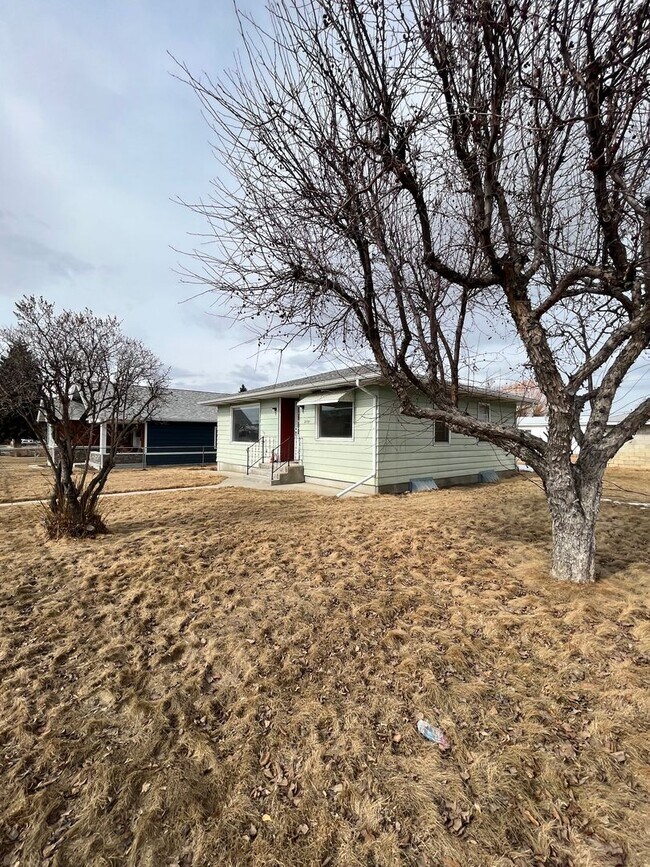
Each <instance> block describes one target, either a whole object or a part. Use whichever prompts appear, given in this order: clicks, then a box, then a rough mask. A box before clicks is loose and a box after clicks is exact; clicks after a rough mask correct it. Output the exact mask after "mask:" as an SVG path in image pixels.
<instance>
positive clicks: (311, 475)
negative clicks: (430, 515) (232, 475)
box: [206, 366, 521, 493]
mask: <svg viewBox="0 0 650 867" xmlns="http://www.w3.org/2000/svg"><path fill="white" fill-rule="evenodd" d="M520 400H521V398H518V397H517V396H515V395H510V394H504V393H501V392H497V391H493V390H489V389H483V388H475V387H472V386H469V385H468V386H467V387H466V388H464V389H463V391H462V396H461V401H460V407H461V409H463V410H464V411H466V412H468V413H469V414H470V415H475V416H477V417H478V418H484V419H492V420H494V421H498V422H500V423H502V424H508V425H514V424H515V413H516V409H517V405H518V403H519V402H520ZM206 404H207V406H210V407H214V408H216V409H217V410H218V434H217V463H218V467H219V469H222V470H231V471H234V472H242V473H256V474H262V475H264V476H267V477H268V478H270V480H271V481H272V483H282V482H296V481H308V482H316V483H319V484H323V485H332V486H335V487H339V488H342V489H345V488H348V487H349V488H352V487H356V488H358V489H359V490H360V491H364V492H368V493H376V492H384V491H386V492H389V491H390V492H399V491H405V490H408V489H409V486H410V484H411V481H412V480H414V479H415V480H417V479H422V478H432V479H434V480H435V482H436V483H437V484H438V485H448V484H458V483H471V482H477V481H479V477H480V474H481V473H484V472H486V471H493V472H496V473H498V474H503V473H511V472H513V471H514V470H515V461H514V458H513V457H512V456H510V455H508V454H507V453H506V452H504V451H502V450H501V449H498V448H496V447H495V446H493V445H491V444H490V443H487V442H481V441H479V440H477V439H476V438H475V437H467V436H462V435H460V434H457V433H453V432H452V431H450V430H449V428H448V427H447V425H445V424H444V423H442V422H435V423H433V422H431V421H426V420H422V419H413V418H407V417H406V416H403V415H401V414H400V412H399V406H398V403H397V400H396V397H395V394H394V392H393V391H392V390H391V389H390V388H389V387H388V385H387V384H386V382H385V381H384V380H383V379H382V377H381V375H380V374H379V372H378V370H377V368H375V367H373V366H361V367H356V368H347V369H344V370H335V371H332V372H331V373H319V374H315V375H314V376H308V377H304V378H302V379H294V380H291V381H289V382H282V383H279V384H277V385H269V386H265V387H263V388H256V389H251V390H249V391H246V392H244V393H240V394H232V395H226V396H220V397H216V398H213V399H210V400H208V401H206Z"/></svg>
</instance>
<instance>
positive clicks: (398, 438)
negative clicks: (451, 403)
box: [378, 388, 516, 487]
mask: <svg viewBox="0 0 650 867" xmlns="http://www.w3.org/2000/svg"><path fill="white" fill-rule="evenodd" d="M481 402H486V403H489V404H490V416H491V420H492V421H495V422H499V423H502V424H514V419H515V406H516V404H515V402H514V401H508V402H506V401H497V400H488V399H484V400H482V401H481ZM461 409H463V410H465V411H466V412H469V413H470V414H471V415H474V416H476V412H477V401H476V400H474V399H472V400H465V401H461ZM378 454H379V461H378V483H379V486H380V487H383V486H385V485H403V484H405V483H406V482H408V481H409V479H416V478H423V477H432V478H433V479H445V478H453V477H457V476H471V475H476V474H477V473H479V472H481V471H482V470H495V471H497V472H500V471H502V470H512V469H514V468H515V460H514V458H513V456H512V455H509V454H507V453H506V452H504V451H502V450H501V449H498V448H496V446H493V445H491V444H490V443H485V442H478V441H477V440H476V439H475V438H474V437H466V436H462V435H461V434H456V433H454V432H453V431H451V432H450V434H449V442H448V443H439V442H438V443H434V441H433V423H432V422H429V421H425V420H423V419H413V418H406V417H405V416H402V415H400V414H399V411H398V407H397V402H396V400H395V398H394V397H393V395H392V393H391V392H390V391H389V390H388V389H384V388H382V389H380V399H379V426H378Z"/></svg>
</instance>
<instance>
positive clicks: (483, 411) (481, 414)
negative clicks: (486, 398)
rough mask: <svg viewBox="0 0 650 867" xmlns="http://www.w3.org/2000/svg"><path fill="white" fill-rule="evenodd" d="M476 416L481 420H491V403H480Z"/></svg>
mask: <svg viewBox="0 0 650 867" xmlns="http://www.w3.org/2000/svg"><path fill="white" fill-rule="evenodd" d="M476 417H477V418H478V420H479V421H490V404H489V403H479V405H478V411H477V413H476Z"/></svg>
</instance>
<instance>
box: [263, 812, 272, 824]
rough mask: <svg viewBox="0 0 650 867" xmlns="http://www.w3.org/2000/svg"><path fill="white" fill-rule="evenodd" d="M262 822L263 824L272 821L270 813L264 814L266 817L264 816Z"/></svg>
mask: <svg viewBox="0 0 650 867" xmlns="http://www.w3.org/2000/svg"><path fill="white" fill-rule="evenodd" d="M262 821H263V822H270V821H271V817H270V816H269V814H268V813H264V815H263V816H262Z"/></svg>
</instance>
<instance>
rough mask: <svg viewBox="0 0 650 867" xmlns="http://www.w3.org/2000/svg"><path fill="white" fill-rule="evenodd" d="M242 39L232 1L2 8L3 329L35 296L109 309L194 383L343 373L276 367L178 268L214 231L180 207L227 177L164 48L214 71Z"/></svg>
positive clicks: (176, 373) (28, 3)
mask: <svg viewBox="0 0 650 867" xmlns="http://www.w3.org/2000/svg"><path fill="white" fill-rule="evenodd" d="M246 8H248V9H250V10H252V11H255V12H257V13H258V14H260V13H261V14H263V13H264V10H263V3H262V2H261V0H249V2H248V4H247V6H246ZM237 43H238V33H237V28H236V22H235V17H234V14H233V8H232V3H231V2H230V0H184V2H183V3H179V2H177V0H176V2H172V0H105V2H87V0H67V2H64V0H40V2H37V0H0V81H1V82H2V86H1V88H0V324H1V325H7V324H9V323H10V322H11V321H12V318H13V316H12V308H13V303H14V301H15V300H16V299H17V298H19V297H20V296H21V295H23V294H24V293H33V294H42V295H44V296H45V297H47V298H48V299H50V300H53V301H55V302H57V304H59V305H64V306H67V307H70V308H81V307H84V306H88V307H90V308H92V309H93V311H95V312H97V313H113V314H115V315H117V316H119V317H120V319H122V320H123V323H124V330H125V331H126V332H127V333H129V334H130V335H132V336H134V337H139V338H141V339H142V340H144V341H145V342H146V343H147V345H149V346H150V347H151V348H152V349H153V350H154V351H155V352H156V353H157V354H158V355H159V357H160V358H161V359H162V360H163V361H164V362H165V363H166V364H167V365H169V366H170V367H171V369H172V376H173V379H174V384H175V385H178V386H182V385H185V386H187V387H190V388H192V387H194V388H206V389H215V390H233V389H236V388H238V387H239V385H240V383H241V382H245V383H246V384H247V385H248V386H249V387H250V386H251V385H255V384H262V383H264V382H266V381H268V380H271V381H273V380H275V379H276V377H277V375H278V373H279V374H280V377H281V378H286V379H289V378H292V377H294V376H300V375H301V374H302V372H303V371H305V372H309V370H310V369H313V370H314V371H315V370H317V369H319V368H320V367H328V366H330V367H331V366H332V365H327V364H326V363H325V364H324V363H323V362H320V361H319V360H318V359H316V358H315V356H313V355H311V354H306V355H305V354H297V353H296V352H292V353H291V354H290V355H289V356H288V357H286V358H285V359H284V360H283V361H282V365H281V368H280V369H279V370H278V365H279V359H278V357H277V356H276V355H271V354H267V355H265V356H262V357H257V356H256V354H255V352H256V347H255V344H251V343H249V342H248V341H249V336H248V335H247V334H246V333H245V332H242V331H241V330H239V329H237V328H233V326H232V325H231V323H230V322H228V321H227V320H225V319H223V318H221V317H218V316H216V315H215V309H214V308H213V307H212V305H213V303H214V296H210V297H205V298H201V299H197V300H195V301H187V299H188V298H189V297H190V296H191V295H192V294H193V293H194V292H195V291H196V290H195V288H194V287H191V286H187V285H183V284H182V283H181V282H180V278H179V276H178V274H177V273H175V270H174V269H176V268H177V265H178V262H179V255H178V254H177V253H175V252H174V250H173V249H172V248H177V249H181V250H189V249H191V248H192V246H193V244H194V241H193V239H192V238H190V237H189V235H188V233H191V232H196V231H200V230H202V228H203V224H202V222H201V220H200V219H199V218H198V217H197V216H196V215H194V214H192V213H191V212H190V211H189V210H188V209H187V208H184V207H182V206H180V205H178V204H176V203H175V202H174V199H175V198H176V197H178V198H180V199H183V200H186V201H196V200H197V199H198V198H200V197H201V196H205V195H206V194H207V193H208V191H209V183H210V179H211V178H212V177H213V176H214V173H215V171H216V168H217V166H216V162H215V160H214V158H213V156H212V153H211V150H210V146H209V138H210V130H209V129H208V127H207V125H206V123H205V121H204V120H203V118H202V117H201V113H200V109H199V105H198V101H197V99H196V97H195V96H194V94H193V92H192V91H191V89H190V88H189V87H188V86H187V85H184V84H182V83H181V82H179V81H178V80H177V79H175V78H173V77H172V74H171V73H172V72H173V70H174V64H173V61H172V60H171V59H170V57H169V56H168V54H167V52H171V53H172V54H173V55H174V56H176V57H177V58H178V59H179V60H183V61H185V62H186V63H187V64H188V66H189V67H190V68H191V69H192V71H193V72H201V71H203V70H205V71H208V72H209V73H210V74H211V75H212V76H218V75H219V74H220V72H221V71H222V70H223V69H224V68H225V67H227V66H229V65H230V64H231V61H232V58H233V52H234V51H235V49H236V46H237Z"/></svg>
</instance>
